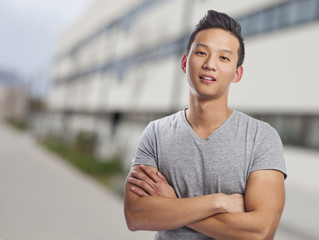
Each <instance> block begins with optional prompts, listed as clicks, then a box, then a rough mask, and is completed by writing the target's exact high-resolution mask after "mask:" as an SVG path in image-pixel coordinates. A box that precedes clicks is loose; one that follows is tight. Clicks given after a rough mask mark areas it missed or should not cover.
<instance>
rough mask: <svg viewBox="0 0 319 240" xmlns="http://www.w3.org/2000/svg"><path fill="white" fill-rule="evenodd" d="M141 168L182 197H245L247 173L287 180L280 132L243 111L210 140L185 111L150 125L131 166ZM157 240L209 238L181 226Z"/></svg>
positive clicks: (231, 116)
mask: <svg viewBox="0 0 319 240" xmlns="http://www.w3.org/2000/svg"><path fill="white" fill-rule="evenodd" d="M138 164H145V165H149V166H152V167H155V168H157V169H158V170H159V171H160V172H161V173H162V174H163V175H164V176H165V177H166V178H167V180H168V182H169V183H170V185H171V186H172V187H173V188H174V189H175V192H176V194H177V196H178V197H179V198H186V197H195V196H201V195H207V194H212V193H224V194H233V193H240V194H244V193H245V188H246V183H247V180H248V177H249V174H250V173H251V172H253V171H256V170H265V169H273V170H278V171H281V172H282V173H283V174H284V175H285V177H286V176H287V175H286V166H285V160H284V154H283V146H282V142H281V139H280V137H279V135H278V133H277V131H276V130H275V129H274V128H273V127H271V126H270V125H269V124H268V123H265V122H263V121H260V120H257V119H255V118H252V117H250V116H248V115H246V114H244V113H242V112H239V111H233V113H232V114H231V115H230V117H229V118H228V119H227V120H226V121H225V122H224V123H223V124H222V125H221V126H220V127H219V128H217V129H216V130H215V131H214V132H213V133H212V134H211V135H209V136H208V137H207V138H206V139H201V138H200V137H199V136H198V135H197V134H196V133H195V132H194V130H193V129H192V127H191V126H190V124H189V123H188V121H187V119H186V116H185V111H180V112H177V113H175V114H173V115H170V116H167V117H164V118H161V119H158V120H155V121H152V122H150V123H149V124H148V126H147V127H146V128H145V130H144V132H143V134H142V136H141V138H140V140H139V143H138V147H137V150H136V153H135V156H134V159H133V165H138ZM185 234H186V235H185ZM155 239H211V238H209V237H207V236H205V235H203V234H201V233H199V232H196V231H194V230H192V229H190V228H188V227H183V228H179V229H174V230H170V231H161V232H158V233H157V235H156V237H155Z"/></svg>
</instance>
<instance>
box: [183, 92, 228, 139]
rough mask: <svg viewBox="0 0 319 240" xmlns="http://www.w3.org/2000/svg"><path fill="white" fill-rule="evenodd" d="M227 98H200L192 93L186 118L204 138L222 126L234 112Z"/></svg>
mask: <svg viewBox="0 0 319 240" xmlns="http://www.w3.org/2000/svg"><path fill="white" fill-rule="evenodd" d="M232 112H233V110H232V109H230V108H229V107H228V104H227V98H226V100H225V99H210V100H203V99H198V98H196V97H195V96H194V95H192V94H190V98H189V109H188V110H187V111H186V118H187V120H188V122H189V123H190V125H191V126H192V128H193V130H194V131H195V132H196V133H197V134H198V135H199V136H200V137H202V138H206V137H207V136H209V135H210V134H211V133H212V132H214V131H215V130H216V129H217V128H218V127H220V126H221V125H222V124H223V123H224V122H225V121H226V120H227V119H228V118H229V116H230V115H231V114H232Z"/></svg>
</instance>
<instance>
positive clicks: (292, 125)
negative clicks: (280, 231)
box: [44, 0, 319, 166]
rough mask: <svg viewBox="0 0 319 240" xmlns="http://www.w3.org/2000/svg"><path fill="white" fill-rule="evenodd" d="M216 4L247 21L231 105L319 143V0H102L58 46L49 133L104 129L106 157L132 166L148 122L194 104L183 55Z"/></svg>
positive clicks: (296, 140)
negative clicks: (240, 69) (242, 58)
mask: <svg viewBox="0 0 319 240" xmlns="http://www.w3.org/2000/svg"><path fill="white" fill-rule="evenodd" d="M209 9H214V10H217V11H222V12H225V13H227V14H229V15H230V16H232V17H234V18H235V19H237V20H238V21H239V22H240V23H241V24H242V27H243V33H244V37H245V45H246V58H245V62H244V75H243V79H242V80H241V82H239V83H237V84H233V85H232V86H231V89H230V99H229V102H230V106H231V107H232V108H234V109H237V110H239V111H243V112H246V113H248V114H251V115H253V116H256V117H257V118H260V119H262V120H266V121H269V122H270V123H271V124H272V125H273V126H274V127H276V128H277V130H278V131H279V133H280V135H281V137H282V139H283V141H284V142H285V143H287V144H293V145H298V146H305V147H311V148H319V96H318V94H317V91H318V89H319V81H318V80H319V78H318V75H317V74H316V71H317V68H318V67H319V58H318V57H317V55H318V51H319V48H318V47H317V43H318V42H319V1H318V0H290V1H284V0H259V1H253V0H245V1H236V0H229V1H222V0H196V1H194V0H193V1H192V0H118V1H116V2H114V1H105V0H97V1H96V2H94V3H93V4H92V5H91V7H90V8H89V9H88V11H87V12H86V13H85V14H84V15H83V16H82V17H81V18H80V19H78V21H76V22H75V23H74V24H73V25H72V26H70V27H69V28H68V29H66V31H65V32H64V33H63V34H62V36H61V37H60V39H59V42H58V44H57V48H56V59H55V63H54V66H53V70H52V75H53V79H54V81H53V84H52V88H51V90H50V92H49V95H48V98H47V104H48V107H49V109H50V111H49V113H48V115H47V116H46V120H45V122H44V128H45V129H46V131H51V132H55V133H56V134H62V135H67V136H68V137H70V138H72V136H74V135H75V134H76V133H77V132H79V131H91V132H96V134H97V135H98V139H99V146H98V147H97V154H99V155H101V156H107V155H110V154H114V153H120V154H121V155H122V156H123V159H124V160H125V164H126V165H127V166H129V164H130V160H131V158H132V157H133V154H134V151H135V147H136V144H137V141H138V138H139V136H140V134H141V133H142V131H143V129H144V128H145V126H146V124H147V123H148V122H149V121H151V120H153V119H156V118H159V117H162V116H165V115H168V114H170V113H173V112H176V111H178V110H181V109H184V108H186V107H187V105H188V85H187V81H186V78H185V76H184V73H183V72H182V70H181V68H180V60H181V58H182V56H183V54H184V53H185V51H186V44H187V41H188V36H189V34H190V32H191V30H192V29H193V28H194V26H195V25H196V24H197V22H198V21H199V19H201V18H202V17H203V16H204V15H205V13H206V12H207V10H209Z"/></svg>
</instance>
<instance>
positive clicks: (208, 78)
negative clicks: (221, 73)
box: [199, 74, 216, 82]
mask: <svg viewBox="0 0 319 240" xmlns="http://www.w3.org/2000/svg"><path fill="white" fill-rule="evenodd" d="M199 78H200V79H202V80H205V81H210V82H215V81H216V78H215V77H213V76H211V75H206V74H203V75H201V76H199Z"/></svg>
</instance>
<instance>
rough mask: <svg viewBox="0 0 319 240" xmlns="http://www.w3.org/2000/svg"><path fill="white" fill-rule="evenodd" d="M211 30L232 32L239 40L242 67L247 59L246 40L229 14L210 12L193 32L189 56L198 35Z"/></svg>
mask: <svg viewBox="0 0 319 240" xmlns="http://www.w3.org/2000/svg"><path fill="white" fill-rule="evenodd" d="M210 28H220V29H223V30H225V31H228V32H230V33H231V34H233V35H234V36H235V37H236V38H237V39H238V41H239V48H238V61H237V67H239V66H241V65H242V64H243V62H244V58H245V44H244V38H243V36H242V33H241V26H240V24H239V23H238V22H237V21H236V20H234V19H233V18H231V17H230V16H228V15H227V14H225V13H221V12H217V11H214V10H209V11H208V12H207V14H206V15H205V16H204V17H203V18H202V19H201V20H200V21H199V23H198V24H197V25H196V28H195V30H194V31H193V32H192V34H191V35H190V37H189V40H188V44H187V55H188V54H189V52H190V49H191V45H192V43H193V42H194V40H195V37H196V35H197V33H198V32H200V31H202V30H205V29H210Z"/></svg>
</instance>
